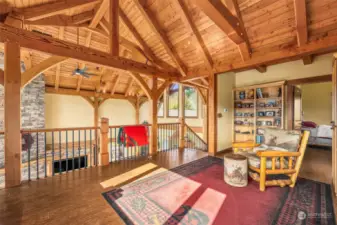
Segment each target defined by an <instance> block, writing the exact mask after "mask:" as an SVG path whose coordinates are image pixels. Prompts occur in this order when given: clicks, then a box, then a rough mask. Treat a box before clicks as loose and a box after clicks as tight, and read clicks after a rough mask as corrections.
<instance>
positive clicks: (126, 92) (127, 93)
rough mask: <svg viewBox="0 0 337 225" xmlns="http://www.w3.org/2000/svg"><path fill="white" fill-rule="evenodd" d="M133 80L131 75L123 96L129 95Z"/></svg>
mask: <svg viewBox="0 0 337 225" xmlns="http://www.w3.org/2000/svg"><path fill="white" fill-rule="evenodd" d="M134 82H135V80H134V79H133V78H132V77H131V78H130V81H129V86H128V87H127V88H126V91H125V97H126V96H129V95H130V92H131V89H132V86H133V83H134Z"/></svg>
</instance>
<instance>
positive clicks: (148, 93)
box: [130, 72, 152, 99]
mask: <svg viewBox="0 0 337 225" xmlns="http://www.w3.org/2000/svg"><path fill="white" fill-rule="evenodd" d="M130 76H131V77H132V78H133V79H134V80H135V81H136V82H137V83H138V85H139V86H140V87H141V89H142V90H143V91H144V93H145V95H146V96H147V97H148V98H149V99H151V98H152V92H151V89H150V88H149V86H148V85H147V83H146V82H145V80H144V79H143V78H142V77H141V76H140V74H138V73H132V72H130Z"/></svg>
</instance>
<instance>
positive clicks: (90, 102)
mask: <svg viewBox="0 0 337 225" xmlns="http://www.w3.org/2000/svg"><path fill="white" fill-rule="evenodd" d="M82 98H84V99H85V100H86V101H87V102H88V103H89V104H90V105H91V106H92V107H93V108H94V107H95V105H94V101H93V100H91V98H90V97H88V96H82Z"/></svg>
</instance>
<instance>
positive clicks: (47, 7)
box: [16, 0, 100, 20]
mask: <svg viewBox="0 0 337 225" xmlns="http://www.w3.org/2000/svg"><path fill="white" fill-rule="evenodd" d="M99 2H100V0H64V1H57V2H52V3H48V4H43V5H38V6H34V7H29V8H24V9H16V10H17V12H18V13H20V14H21V15H23V16H24V18H25V19H26V20H38V19H43V18H46V17H50V16H54V15H58V14H62V13H64V12H66V11H68V10H69V9H73V8H76V7H82V6H89V5H93V4H97V3H99Z"/></svg>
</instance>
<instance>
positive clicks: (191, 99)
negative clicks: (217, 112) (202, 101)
mask: <svg viewBox="0 0 337 225" xmlns="http://www.w3.org/2000/svg"><path fill="white" fill-rule="evenodd" d="M184 95H185V96H184V98H185V99H184V100H185V106H184V112H185V117H198V92H197V91H196V90H195V88H192V87H184Z"/></svg>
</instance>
